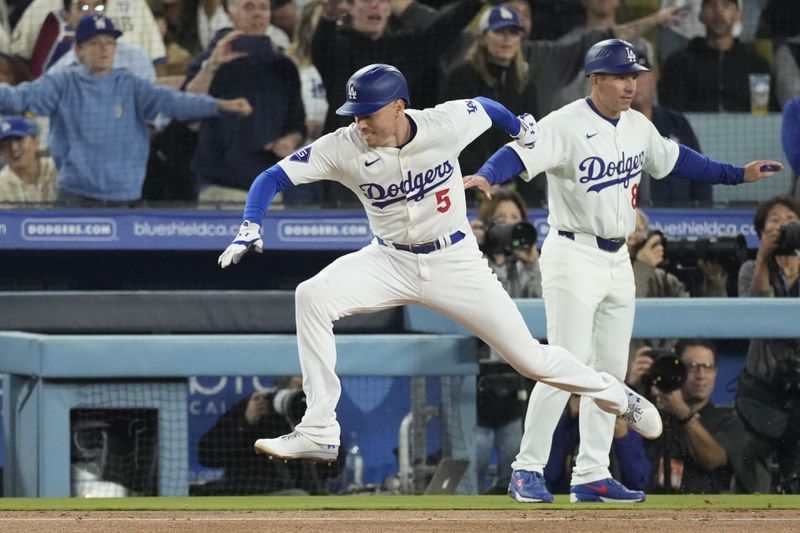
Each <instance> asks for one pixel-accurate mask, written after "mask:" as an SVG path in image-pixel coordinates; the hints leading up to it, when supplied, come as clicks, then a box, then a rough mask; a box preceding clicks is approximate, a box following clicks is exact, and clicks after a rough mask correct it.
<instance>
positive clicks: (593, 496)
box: [569, 478, 645, 503]
mask: <svg viewBox="0 0 800 533" xmlns="http://www.w3.org/2000/svg"><path fill="white" fill-rule="evenodd" d="M644 499H645V494H644V492H642V491H640V490H630V489H628V488H626V487H625V485H623V484H622V483H620V482H619V481H617V480H615V479H613V478H607V479H601V480H598V481H592V482H591V483H584V484H582V485H572V486H571V487H570V488H569V501H571V502H572V503H578V502H605V503H634V502H643V501H644Z"/></svg>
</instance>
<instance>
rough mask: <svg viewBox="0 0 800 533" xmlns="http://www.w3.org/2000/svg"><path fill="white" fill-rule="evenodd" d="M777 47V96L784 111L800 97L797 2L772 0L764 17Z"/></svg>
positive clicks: (799, 28) (775, 71)
mask: <svg viewBox="0 0 800 533" xmlns="http://www.w3.org/2000/svg"><path fill="white" fill-rule="evenodd" d="M762 16H763V17H764V24H765V25H766V26H768V27H769V29H770V33H769V35H770V37H772V39H773V42H774V43H775V53H774V54H775V55H774V57H773V71H774V73H775V96H776V98H777V100H778V105H779V106H780V107H781V109H783V108H784V107H785V106H786V104H787V103H788V102H789V100H791V99H792V98H794V97H796V96H800V17H798V16H797V2H796V1H795V0H772V1H770V2H768V4H767V7H766V8H765V9H764V12H763V13H762Z"/></svg>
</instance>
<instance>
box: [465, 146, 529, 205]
mask: <svg viewBox="0 0 800 533" xmlns="http://www.w3.org/2000/svg"><path fill="white" fill-rule="evenodd" d="M523 170H525V165H524V164H523V163H522V159H520V158H519V155H518V154H517V152H515V151H514V150H513V149H512V148H511V147H509V146H503V147H502V148H500V149H499V150H497V151H496V152H495V153H493V154H492V156H491V157H490V158H489V159H487V160H486V162H485V163H484V164H483V166H481V168H479V169H478V172H476V173H475V174H473V175H471V176H465V177H464V188H465V189H470V188H472V187H477V188H478V190H479V191H481V192H482V193H483V194H485V195H486V198H489V199H491V197H492V193H491V188H492V185H500V184H502V183H505V182H507V181H508V180H510V179H511V178H513V177H514V176H516V175H518V174H520V173H521V172H522V171H523Z"/></svg>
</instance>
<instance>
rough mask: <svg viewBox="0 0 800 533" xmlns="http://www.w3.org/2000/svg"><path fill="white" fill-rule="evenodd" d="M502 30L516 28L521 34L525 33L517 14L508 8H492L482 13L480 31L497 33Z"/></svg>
mask: <svg viewBox="0 0 800 533" xmlns="http://www.w3.org/2000/svg"><path fill="white" fill-rule="evenodd" d="M503 28H517V29H518V30H519V31H521V32H524V31H525V29H524V28H523V27H522V20H521V19H520V18H519V14H518V13H517V12H516V11H514V10H513V9H511V8H510V7H505V6H494V7H492V9H489V10H488V11H485V12H484V13H483V16H482V17H481V22H480V29H481V31H486V30H491V31H498V30H502V29H503Z"/></svg>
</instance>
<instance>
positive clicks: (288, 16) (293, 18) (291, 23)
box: [270, 0, 310, 41]
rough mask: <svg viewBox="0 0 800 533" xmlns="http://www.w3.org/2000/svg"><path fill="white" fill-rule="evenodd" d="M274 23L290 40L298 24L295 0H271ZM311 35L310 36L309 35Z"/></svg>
mask: <svg viewBox="0 0 800 533" xmlns="http://www.w3.org/2000/svg"><path fill="white" fill-rule="evenodd" d="M270 8H271V11H272V25H273V26H275V27H276V28H278V29H280V30H282V31H284V32H285V33H286V35H287V36H288V37H289V39H290V41H291V39H293V38H294V29H295V26H297V9H296V6H295V5H294V1H293V0H271V6H270ZM309 37H310V36H309Z"/></svg>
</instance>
